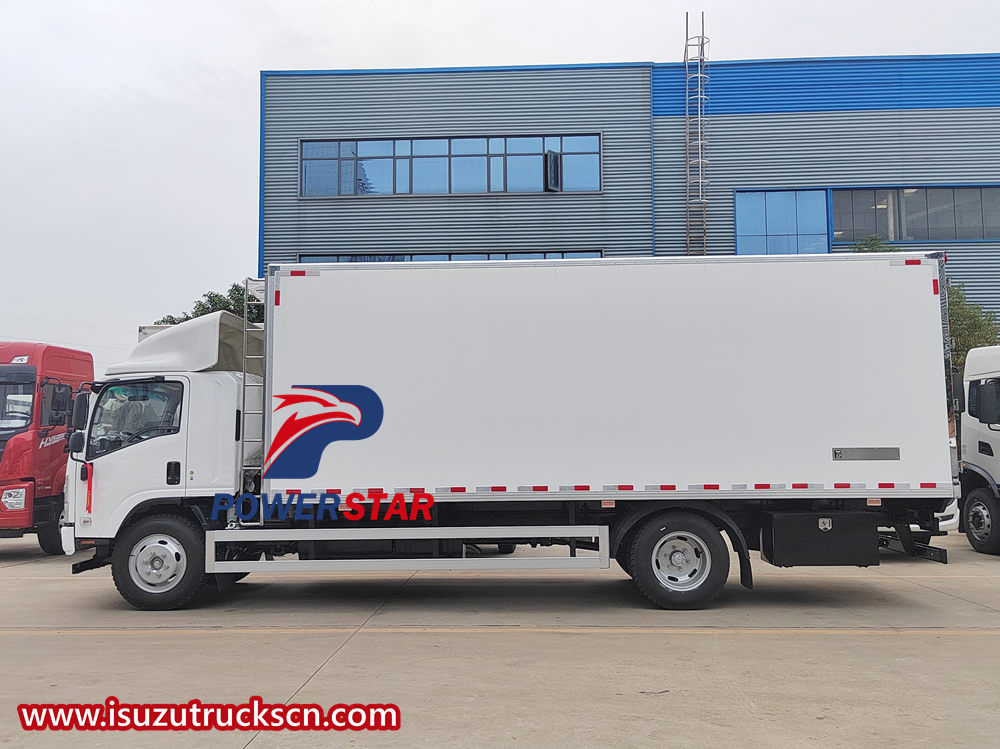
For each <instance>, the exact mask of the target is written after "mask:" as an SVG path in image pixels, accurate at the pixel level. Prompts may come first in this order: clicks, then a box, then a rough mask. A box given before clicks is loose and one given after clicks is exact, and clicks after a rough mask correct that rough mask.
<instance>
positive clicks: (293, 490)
mask: <svg viewBox="0 0 1000 749" xmlns="http://www.w3.org/2000/svg"><path fill="white" fill-rule="evenodd" d="M301 493H302V490H301V489H287V490H286V491H285V494H301Z"/></svg>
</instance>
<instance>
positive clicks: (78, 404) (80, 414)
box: [70, 392, 90, 429]
mask: <svg viewBox="0 0 1000 749" xmlns="http://www.w3.org/2000/svg"><path fill="white" fill-rule="evenodd" d="M89 414H90V393H82V392H81V393H77V394H76V400H74V401H73V419H72V421H71V423H70V426H72V427H73V428H74V429H83V428H84V427H86V426H87V416H88V415H89Z"/></svg>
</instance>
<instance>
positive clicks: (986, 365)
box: [955, 346, 1000, 554]
mask: <svg viewBox="0 0 1000 749" xmlns="http://www.w3.org/2000/svg"><path fill="white" fill-rule="evenodd" d="M955 390H956V395H957V396H958V403H959V407H960V410H961V427H960V431H961V481H962V499H961V509H962V516H961V526H962V527H961V529H962V530H964V531H965V535H966V536H967V537H968V539H969V543H970V544H971V545H972V548H974V549H975V550H976V551H979V552H983V553H984V554H1000V488H998V481H1000V346H984V347H982V348H974V349H972V350H970V351H969V354H968V356H967V357H966V359H965V372H964V374H963V377H962V384H961V388H959V387H957V383H956V388H955Z"/></svg>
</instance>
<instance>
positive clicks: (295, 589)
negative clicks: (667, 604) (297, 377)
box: [0, 534, 1000, 749]
mask: <svg viewBox="0 0 1000 749" xmlns="http://www.w3.org/2000/svg"><path fill="white" fill-rule="evenodd" d="M942 545H944V546H946V547H947V548H948V549H949V553H950V554H951V559H952V563H951V564H949V565H947V566H944V565H939V564H935V563H932V562H926V561H918V560H907V559H903V558H901V557H897V556H894V555H891V554H888V553H886V555H885V556H884V557H883V564H882V565H881V566H880V567H873V568H870V569H851V568H832V569H816V568H801V569H792V570H779V569H775V568H772V567H770V566H768V565H766V564H763V563H761V562H759V561H758V562H757V563H756V565H755V571H756V575H757V588H756V589H755V590H754V591H747V590H744V589H743V588H741V587H739V585H738V582H737V580H736V578H735V577H732V578H731V579H730V583H729V586H728V587H727V589H726V590H725V591H724V592H723V594H722V596H721V597H720V598H719V599H718V601H717V602H716V604H715V605H714V607H713V608H712V609H710V610H706V611H691V612H669V611H661V610H659V609H655V608H652V607H651V606H650V605H647V604H646V603H645V601H644V599H643V598H641V597H640V595H639V594H638V592H637V591H636V590H635V589H634V587H633V585H632V582H631V581H630V580H629V579H628V578H627V577H626V576H625V574H624V573H623V572H621V570H619V569H618V568H617V567H615V566H614V565H613V569H612V570H608V571H566V572H551V573H546V572H536V571H524V572H517V573H491V574H481V573H438V572H434V573H418V574H415V575H411V574H409V573H397V574H388V573H371V574H367V573H360V574H359V573H353V574H348V573H340V574H309V575H299V576H279V575H251V576H250V577H249V578H247V580H245V581H244V582H242V583H240V584H239V585H238V586H237V589H236V590H235V591H233V592H231V593H229V594H226V595H222V596H219V595H217V594H215V595H208V594H206V595H204V596H203V597H202V598H201V599H200V600H199V602H198V606H197V607H196V608H193V609H189V610H185V611H178V612H168V613H144V612H138V611H135V610H133V609H131V608H130V607H129V606H128V605H127V604H125V603H124V601H122V599H121V598H119V596H118V594H117V592H116V591H115V590H114V587H113V585H112V583H111V580H110V574H108V570H107V569H102V570H99V571H96V572H90V573H86V574H84V575H79V576H76V577H71V576H70V575H69V569H68V561H67V560H66V559H64V558H46V557H43V556H42V555H41V554H40V552H37V551H36V546H35V544H34V540H33V539H21V540H0V595H2V598H0V600H2V602H3V603H2V606H0V652H2V654H3V655H2V658H3V660H2V666H0V675H2V678H0V745H8V744H9V745H16V746H39V747H41V746H44V747H49V746H53V747H76V746H96V745H100V746H112V747H118V746H121V747H126V746H127V747H146V746H149V747H174V746H177V747H181V746H184V747H187V746H199V747H200V746H204V747H234V748H235V747H244V746H247V745H249V746H250V747H252V748H253V749H267V748H270V747H293V746H294V747H296V748H297V749H298V748H300V747H309V746H387V747H388V746H401V747H424V746H426V747H452V746H456V747H468V746H482V745H506V746H514V745H520V744H524V745H534V746H545V747H564V746H565V747H569V746H574V747H580V746H587V747H591V746H608V747H631V746H642V745H654V744H657V745H664V744H668V743H669V744H675V745H681V746H682V745H728V746H741V747H744V746H749V747H758V746H759V747H808V746H823V747H828V746H831V745H833V746H858V745H862V744H866V745H873V744H874V743H875V742H879V743H885V744H890V743H891V744H898V745H907V744H910V745H914V744H918V745H924V744H942V743H948V744H950V745H958V746H976V745H978V746H989V745H995V744H996V741H997V735H998V727H997V721H998V718H1000V696H998V694H1000V690H998V689H997V686H996V684H997V680H998V678H1000V677H998V674H1000V557H987V556H982V555H978V554H975V553H974V552H972V551H971V549H969V548H968V546H967V544H966V542H965V539H964V537H960V536H957V535H955V534H952V536H950V537H949V538H947V539H945V540H944V541H943V542H942ZM734 567H735V564H734ZM112 694H113V695H116V696H117V697H119V698H120V699H122V700H125V701H129V702H187V701H188V700H190V699H192V698H198V699H201V700H202V701H203V702H242V701H244V700H246V699H247V698H248V697H249V696H251V695H255V694H257V695H261V696H262V697H263V698H264V699H265V700H267V701H273V702H285V701H295V702H316V703H319V704H322V705H332V704H334V703H337V702H395V703H397V704H398V705H399V706H400V708H401V711H402V718H403V727H402V730H401V731H399V732H398V733H392V734H386V733H383V734H379V735H375V734H354V733H343V734H339V733H338V734H335V735H330V734H322V733H301V732H295V733H292V732H281V733H260V734H256V735H255V734H252V733H241V732H233V733H213V734H210V735H209V734H194V733H187V734H163V733H155V734H154V733H146V734H139V733H134V732H132V733H126V734H86V735H84V734H55V733H48V734H31V735H26V734H24V733H23V732H22V731H21V728H20V725H19V723H18V721H17V719H16V714H15V705H16V704H17V703H18V702H22V701H31V702H45V701H54V702H73V701H82V702H101V701H103V700H104V698H105V697H106V696H108V695H112Z"/></svg>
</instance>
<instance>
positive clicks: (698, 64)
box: [684, 11, 708, 255]
mask: <svg viewBox="0 0 1000 749" xmlns="http://www.w3.org/2000/svg"><path fill="white" fill-rule="evenodd" d="M707 104H708V37H707V36H705V12H704V11H702V13H701V31H700V33H698V34H694V35H692V33H691V21H690V14H689V13H685V14H684V148H685V157H684V161H685V167H686V170H685V214H684V215H685V250H686V252H687V254H688V255H704V254H706V253H707V252H708V190H707V188H708V158H707V147H708V133H707V130H708V120H707V117H706V114H705V108H706V105H707Z"/></svg>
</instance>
